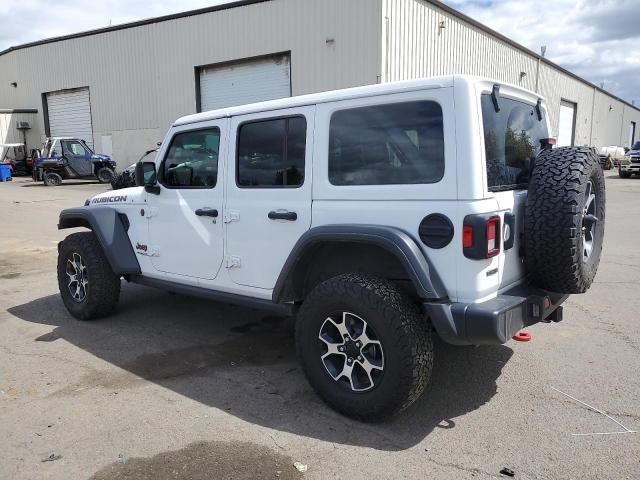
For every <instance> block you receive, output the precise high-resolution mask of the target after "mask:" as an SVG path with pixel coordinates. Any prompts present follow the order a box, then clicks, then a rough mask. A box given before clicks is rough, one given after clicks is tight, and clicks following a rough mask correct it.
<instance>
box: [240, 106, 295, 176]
mask: <svg viewBox="0 0 640 480" xmlns="http://www.w3.org/2000/svg"><path fill="white" fill-rule="evenodd" d="M306 135H307V121H306V119H305V118H304V117H290V118H278V119H273V120H261V121H258V122H250V123H245V124H243V125H241V126H240V128H239V130H238V157H237V177H236V180H237V184H238V186H239V187H243V188H285V187H293V188H295V187H300V186H301V185H302V184H303V183H304V168H305V167H304V163H305V148H306Z"/></svg>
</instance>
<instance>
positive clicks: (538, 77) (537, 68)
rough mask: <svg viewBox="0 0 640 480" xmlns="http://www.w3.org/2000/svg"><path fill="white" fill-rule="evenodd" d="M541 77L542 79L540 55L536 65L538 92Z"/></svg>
mask: <svg viewBox="0 0 640 480" xmlns="http://www.w3.org/2000/svg"><path fill="white" fill-rule="evenodd" d="M539 79H540V57H538V64H537V66H536V93H538V82H539Z"/></svg>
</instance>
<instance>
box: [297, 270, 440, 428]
mask: <svg viewBox="0 0 640 480" xmlns="http://www.w3.org/2000/svg"><path fill="white" fill-rule="evenodd" d="M338 311H349V312H352V313H354V314H357V315H359V316H361V317H363V318H365V319H366V321H367V322H368V324H369V325H371V326H372V327H373V328H374V329H375V331H376V333H377V334H378V340H379V341H380V342H381V345H382V349H383V350H384V355H385V357H384V358H385V361H384V371H383V373H382V376H381V377H380V380H379V383H377V384H376V386H375V387H374V388H372V389H371V390H368V391H365V392H354V391H352V390H349V389H348V388H345V387H344V386H342V385H340V384H339V383H338V382H336V381H335V380H334V379H333V378H332V377H331V376H330V375H329V373H328V372H327V370H326V369H325V366H324V365H323V363H322V360H321V358H320V357H321V349H322V347H321V342H320V340H319V339H318V335H319V331H320V328H321V326H322V324H323V323H324V321H325V319H326V318H327V317H328V316H329V315H331V314H333V313H334V312H338ZM295 337H296V349H297V353H298V357H299V358H300V360H301V363H302V366H303V369H304V372H305V374H306V375H307V378H308V379H309V382H310V384H311V386H312V387H313V388H314V390H315V391H316V392H317V393H318V395H319V396H320V397H321V398H322V399H323V400H324V401H325V402H326V403H328V404H329V405H330V406H331V407H333V408H334V409H335V410H337V411H339V412H341V413H343V414H344V415H347V416H349V417H353V418H357V419H359V420H363V421H379V420H382V419H385V418H388V417H390V416H392V415H394V414H396V413H398V412H400V411H402V410H404V409H406V408H407V407H409V406H410V405H411V404H412V403H414V402H415V401H416V400H417V399H418V397H419V396H420V395H421V394H422V392H423V390H424V389H425V387H426V385H427V383H428V381H429V378H430V376H431V370H432V367H433V343H432V337H431V330H430V328H429V325H428V323H427V320H426V318H425V317H424V316H423V315H421V313H420V310H419V308H418V307H417V306H416V304H415V303H413V302H412V301H411V300H410V299H409V298H408V297H407V296H406V295H405V294H404V293H402V291H401V290H399V289H398V288H396V287H395V286H394V285H393V284H391V283H390V282H388V281H386V280H383V279H381V278H378V277H374V276H370V275H361V274H344V275H339V276H336V277H333V278H331V279H329V280H326V281H325V282H323V283H321V284H320V285H318V286H316V287H315V288H314V289H313V290H312V291H311V292H310V294H309V295H308V296H307V298H306V299H305V300H304V302H303V304H302V307H301V308H300V311H299V312H298V318H297V321H296V333H295Z"/></svg>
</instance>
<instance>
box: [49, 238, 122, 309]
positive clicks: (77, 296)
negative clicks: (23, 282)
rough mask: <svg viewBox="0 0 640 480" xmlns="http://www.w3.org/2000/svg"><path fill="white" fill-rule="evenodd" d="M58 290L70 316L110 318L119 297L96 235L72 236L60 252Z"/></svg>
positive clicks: (117, 282)
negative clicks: (108, 316)
mask: <svg viewBox="0 0 640 480" xmlns="http://www.w3.org/2000/svg"><path fill="white" fill-rule="evenodd" d="M58 288H59V289H60V296H61V297H62V301H63V303H64V305H65V307H67V310H69V313H71V315H73V316H74V317H76V318H77V319H79V320H93V319H94V318H99V317H105V316H107V315H109V314H110V313H111V312H112V311H113V310H114V308H115V306H116V304H117V303H118V298H119V297H120V276H119V275H116V274H115V273H113V270H112V269H111V266H110V265H109V262H108V260H107V258H106V257H105V255H104V252H103V251H102V247H101V246H100V243H99V242H98V240H97V239H96V237H95V235H94V234H93V232H80V233H73V234H71V235H69V236H68V237H67V238H65V239H64V241H63V242H62V244H61V245H60V249H59V252H58Z"/></svg>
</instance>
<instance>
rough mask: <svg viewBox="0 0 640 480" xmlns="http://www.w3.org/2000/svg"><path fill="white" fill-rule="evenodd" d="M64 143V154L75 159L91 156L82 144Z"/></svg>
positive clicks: (67, 141)
mask: <svg viewBox="0 0 640 480" xmlns="http://www.w3.org/2000/svg"><path fill="white" fill-rule="evenodd" d="M61 143H62V150H63V154H65V155H66V154H69V155H73V156H74V157H84V156H87V155H89V152H87V150H86V149H85V148H84V146H83V145H82V144H81V143H80V142H73V141H69V140H66V141H63V142H61Z"/></svg>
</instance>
